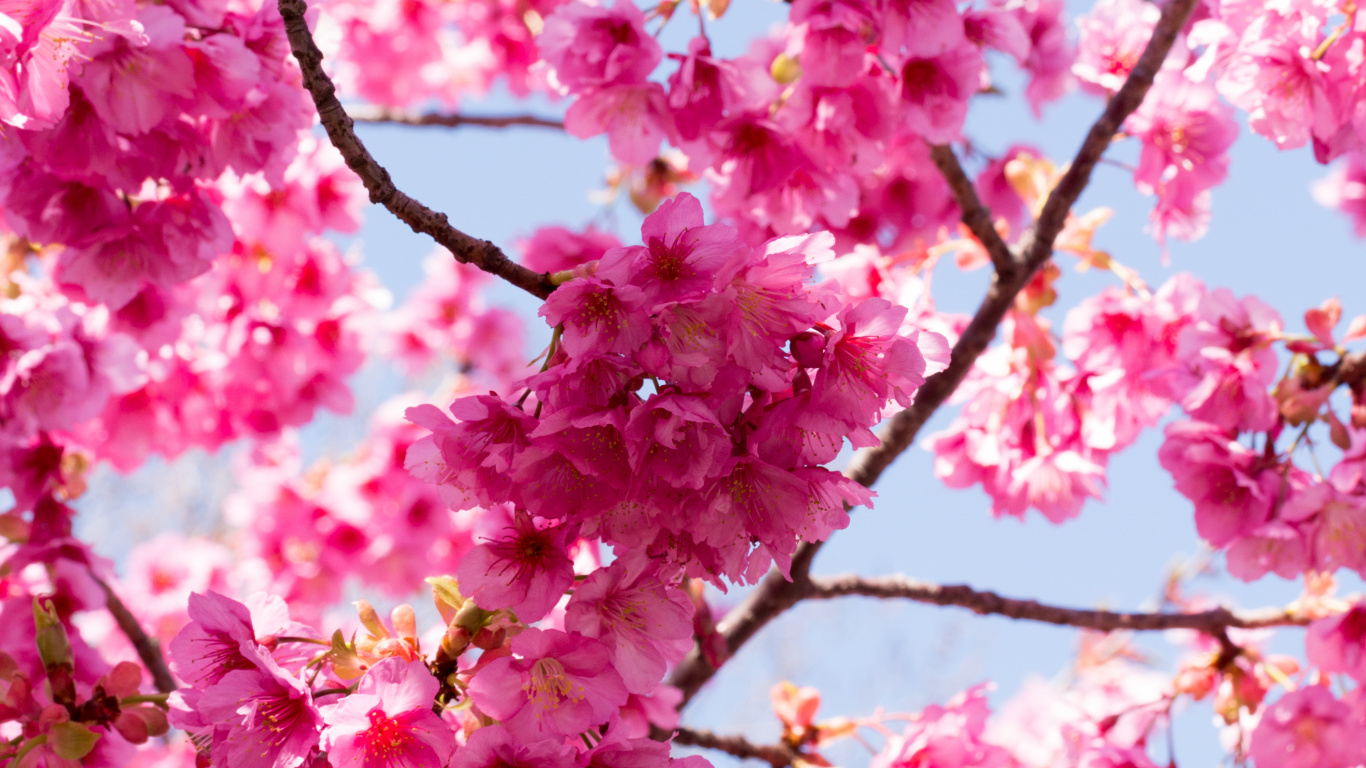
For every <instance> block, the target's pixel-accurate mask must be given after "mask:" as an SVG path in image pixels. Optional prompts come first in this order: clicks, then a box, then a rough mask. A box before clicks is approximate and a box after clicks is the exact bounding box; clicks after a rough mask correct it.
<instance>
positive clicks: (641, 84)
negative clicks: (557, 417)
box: [538, 0, 1073, 245]
mask: <svg viewBox="0 0 1366 768" xmlns="http://www.w3.org/2000/svg"><path fill="white" fill-rule="evenodd" d="M1061 10H1062V4H1061V3H1057V2H1027V3H996V2H991V3H986V4H984V5H983V7H973V8H967V9H964V10H962V11H960V10H959V9H958V8H957V7H956V6H955V5H954V4H953V3H952V2H947V0H933V1H932V2H910V3H902V2H876V3H873V2H867V3H865V2H844V1H842V0H838V1H835V2H828V1H825V0H822V1H820V2H800V3H795V4H794V5H793V7H792V13H791V19H790V23H789V24H788V25H787V26H786V27H785V28H783V29H781V30H779V31H778V32H776V33H775V35H774V36H773V37H771V38H769V39H766V40H759V41H757V42H756V43H755V44H754V46H753V48H752V49H751V50H750V51H749V52H748V53H746V54H745V55H742V56H739V57H735V58H731V59H726V58H721V57H718V56H715V55H714V54H713V53H712V48H711V42H710V41H709V39H708V38H707V37H706V36H705V35H701V36H698V37H696V38H694V39H693V40H692V41H690V42H689V44H688V50H687V51H686V53H684V52H679V53H669V54H668V58H669V59H674V60H676V61H677V69H675V70H674V71H673V72H672V73H671V74H670V75H669V76H668V78H667V80H668V82H667V89H666V88H665V87H663V86H662V85H661V84H660V83H659V82H655V81H653V80H650V79H648V78H649V76H650V75H651V73H652V72H653V71H654V70H655V69H656V67H657V66H658V65H659V64H660V63H661V62H662V61H663V60H664V58H665V57H664V54H663V51H662V50H661V48H660V46H659V44H658V43H657V42H656V41H655V39H654V37H652V36H651V35H650V34H648V33H647V32H646V30H645V22H646V20H647V18H646V16H645V15H643V14H642V13H641V12H640V11H639V10H637V9H636V8H635V6H634V5H632V4H631V3H628V2H618V3H615V4H613V5H611V6H610V7H609V6H608V4H607V3H602V4H597V3H588V2H579V1H576V2H570V3H566V4H563V5H560V6H559V7H558V8H557V9H555V11H554V12H553V13H551V14H550V15H549V16H548V17H547V18H546V19H545V33H544V34H543V35H542V36H541V37H540V38H539V39H538V44H539V45H540V47H541V51H542V56H543V57H544V60H545V62H546V63H547V65H548V66H549V73H550V78H551V82H552V84H553V85H555V86H556V87H558V89H559V90H560V91H561V92H563V93H566V94H569V95H572V96H574V97H575V101H574V103H573V104H572V105H571V106H570V108H569V110H568V112H567V113H566V115H565V127H566V130H568V131H569V132H570V133H571V134H573V135H575V136H580V137H588V136H595V135H600V134H603V133H605V134H607V136H608V141H609V144H610V147H611V151H612V154H613V156H614V157H616V159H617V160H619V161H621V162H622V163H624V164H626V165H630V166H645V165H647V164H649V163H651V162H654V161H655V158H656V156H657V155H658V154H659V150H660V144H661V142H662V141H664V140H668V141H669V142H670V143H672V144H674V145H675V146H677V147H678V148H680V149H681V150H682V151H683V153H684V154H685V155H686V157H687V161H688V162H687V165H688V167H689V168H690V169H692V171H694V172H699V171H702V170H705V172H706V175H707V177H708V180H709V181H710V182H711V183H712V188H713V193H712V203H713V206H714V207H715V209H716V211H717V212H718V214H720V215H722V216H724V217H728V218H730V219H733V220H735V221H736V222H737V223H739V224H741V225H742V233H743V234H744V236H745V239H746V240H747V241H748V242H750V244H751V245H757V244H758V243H761V242H763V241H764V240H766V239H767V238H770V237H772V236H775V235H793V234H800V233H805V232H808V231H810V230H812V229H813V228H815V229H829V230H832V231H834V232H836V234H837V236H838V237H839V238H840V239H841V240H842V241H846V242H848V243H849V244H853V243H872V242H881V243H883V244H889V243H900V244H909V243H910V242H912V241H913V240H914V238H915V237H921V236H925V235H932V234H933V232H934V231H935V228H937V227H938V226H940V225H942V224H946V223H948V222H950V221H952V219H953V218H955V216H956V206H955V204H954V203H953V201H952V198H951V196H950V195H949V193H948V190H947V188H946V187H945V185H944V183H943V180H942V179H941V178H940V177H939V176H938V174H937V172H936V171H935V169H934V166H933V165H932V164H931V163H930V161H929V156H928V153H927V151H926V149H925V147H924V142H925V141H929V142H933V143H945V142H949V141H953V140H956V139H958V138H959V135H960V130H961V129H962V126H963V121H964V119H965V116H966V113H967V107H968V102H969V100H970V99H971V98H972V96H973V95H974V94H976V93H977V92H978V91H979V89H980V88H982V87H985V86H986V85H988V81H989V79H990V78H989V74H988V72H987V69H986V67H985V65H984V60H983V56H984V53H985V52H986V51H988V50H996V51H1000V52H1003V53H1006V54H1008V55H1009V56H1010V57H1011V58H1012V59H1013V60H1014V61H1015V62H1016V63H1017V64H1018V65H1019V66H1020V67H1021V68H1023V69H1024V70H1025V71H1026V72H1027V73H1028V74H1029V76H1030V82H1029V85H1028V89H1027V93H1028V97H1029V99H1030V101H1031V103H1032V104H1033V105H1034V106H1035V108H1036V109H1037V108H1038V107H1039V106H1041V105H1042V104H1043V103H1045V102H1047V101H1050V100H1053V99H1055V98H1057V97H1059V96H1061V95H1062V94H1063V93H1064V92H1066V90H1067V88H1068V87H1069V86H1070V84H1071V82H1072V76H1071V74H1070V73H1069V71H1068V68H1069V66H1070V65H1071V61H1072V55H1073V54H1072V51H1071V49H1070V48H1069V46H1068V44H1067V42H1066V33H1065V30H1064V29H1063V26H1062V18H1061ZM661 15H664V16H667V13H661Z"/></svg>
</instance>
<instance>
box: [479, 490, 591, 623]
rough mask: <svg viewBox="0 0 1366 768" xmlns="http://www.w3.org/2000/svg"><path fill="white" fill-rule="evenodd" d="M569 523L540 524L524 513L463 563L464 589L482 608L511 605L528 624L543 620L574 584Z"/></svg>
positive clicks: (518, 514) (489, 608)
mask: <svg viewBox="0 0 1366 768" xmlns="http://www.w3.org/2000/svg"><path fill="white" fill-rule="evenodd" d="M567 533H568V530H567V529H566V528H565V527H564V526H557V527H546V526H543V525H538V524H537V523H536V522H535V521H534V520H532V518H531V515H528V514H527V513H526V512H524V511H518V512H517V514H516V517H514V518H513V522H512V526H511V527H509V528H507V529H505V530H504V532H503V537H502V538H500V539H497V540H493V541H488V542H486V543H484V544H480V545H479V546H477V547H475V548H474V549H473V550H472V551H471V552H470V553H469V554H468V555H466V556H465V558H464V559H463V560H461V561H460V570H459V571H458V575H459V579H460V586H461V589H463V590H464V591H465V593H466V594H468V595H469V596H470V598H472V599H473V600H474V602H475V603H476V604H477V605H478V606H479V607H481V608H484V609H486V610H496V609H499V608H507V609H509V610H511V611H513V612H514V613H516V614H517V618H519V619H521V620H522V621H524V622H532V621H536V620H537V619H540V618H541V617H543V616H545V615H546V614H547V613H549V612H550V609H551V608H554V607H555V603H557V602H559V600H560V598H561V597H562V596H563V595H564V591H565V590H566V589H568V588H569V585H571V584H573V583H574V564H573V561H571V560H570V559H569V552H568V548H567V542H566V536H567Z"/></svg>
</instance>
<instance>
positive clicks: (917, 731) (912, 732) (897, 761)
mask: <svg viewBox="0 0 1366 768" xmlns="http://www.w3.org/2000/svg"><path fill="white" fill-rule="evenodd" d="M986 688H987V686H985V685H979V686H976V687H974V688H970V689H968V690H967V691H964V692H963V693H960V694H958V695H957V696H955V697H954V698H953V699H952V700H950V701H949V703H948V704H947V705H945V706H942V707H941V706H939V705H937V704H932V705H930V706H928V707H926V708H925V709H924V710H923V711H921V712H920V713H918V715H917V716H916V717H915V718H914V719H913V720H911V722H909V723H908V724H907V725H906V728H905V730H904V731H903V732H902V733H901V734H900V735H894V736H891V737H890V738H889V739H888V740H887V746H886V747H884V748H883V750H882V752H880V753H878V754H877V755H876V756H874V757H873V760H872V763H871V764H870V765H871V766H872V768H917V767H918V766H950V765H953V766H974V767H975V768H1004V767H1005V766H1009V765H1012V764H1013V762H1014V761H1013V759H1012V757H1011V755H1010V753H1009V752H1007V751H1006V750H1004V749H1002V748H1001V747H998V746H996V745H994V744H988V743H987V742H985V741H983V740H982V735H983V732H984V731H985V729H986V724H987V716H988V715H989V714H990V711H989V710H988V708H987V701H986V694H985V690H986Z"/></svg>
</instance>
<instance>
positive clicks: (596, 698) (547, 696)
mask: <svg viewBox="0 0 1366 768" xmlns="http://www.w3.org/2000/svg"><path fill="white" fill-rule="evenodd" d="M512 652H513V654H514V656H507V657H503V658H501V659H496V660H494V661H493V663H491V664H489V665H488V666H487V667H485V668H484V669H482V670H480V671H479V672H478V673H476V674H475V676H474V678H473V679H472V680H470V686H469V693H470V696H471V697H472V698H473V699H474V704H475V706H477V707H479V709H480V711H482V712H484V713H485V714H487V715H489V716H490V717H494V718H497V719H498V720H501V721H502V722H503V725H505V726H506V727H507V729H508V731H509V732H510V733H511V734H512V735H513V736H515V737H517V738H519V739H526V740H533V741H534V740H539V739H545V738H550V737H553V736H572V735H575V734H578V733H582V732H583V731H585V730H587V729H588V728H589V727H591V726H594V725H600V724H602V723H605V722H607V720H608V719H609V718H610V717H611V716H612V715H613V714H615V712H616V711H617V709H618V708H619V707H621V705H623V704H625V703H626V699H627V695H628V694H627V691H626V686H625V685H623V684H622V680H621V675H620V674H618V673H617V671H616V670H615V669H613V667H612V662H611V654H610V652H609V651H608V650H607V646H605V645H603V644H602V643H600V642H598V641H597V640H594V639H592V638H589V637H584V636H583V635H578V634H566V633H564V632H560V631H558V630H554V629H547V630H540V629H528V630H526V631H524V632H523V633H522V634H520V635H518V636H517V637H516V638H515V639H513V641H512Z"/></svg>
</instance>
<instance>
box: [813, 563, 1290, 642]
mask: <svg viewBox="0 0 1366 768" xmlns="http://www.w3.org/2000/svg"><path fill="white" fill-rule="evenodd" d="M810 582H811V587H810V589H809V590H808V592H807V598H808V599H811V600H828V599H831V598H836V597H844V596H846V595H862V596H864V597H879V598H902V599H905V600H914V601H915V602H918V603H929V604H931V605H945V606H957V607H959V608H967V609H968V610H970V611H972V612H973V613H978V614H982V615H984V616H985V615H994V616H1005V617H1007V618H1011V619H1020V620H1023V621H1038V622H1043V623H1045V624H1057V625H1060V626H1066V627H1080V628H1082V629H1094V630H1097V631H1100V632H1114V631H1116V630H1133V631H1137V632H1154V631H1160V630H1165V629H1194V630H1197V631H1199V632H1203V633H1205V634H1207V635H1209V636H1211V637H1215V638H1217V637H1219V636H1220V633H1223V632H1225V631H1226V630H1227V629H1229V628H1230V627H1236V628H1239V629H1257V628H1262V627H1285V626H1303V625H1305V624H1308V623H1309V622H1310V621H1311V618H1312V617H1308V616H1303V615H1300V614H1297V613H1295V612H1293V611H1291V610H1288V609H1286V608H1261V609H1258V610H1254V611H1236V612H1235V611H1230V610H1229V609H1227V608H1215V609H1213V610H1209V611H1199V612H1196V613H1157V612H1139V613H1123V612H1117V611H1090V610H1083V609H1079V608H1062V607H1059V606H1056V605H1047V604H1045V603H1040V602H1038V601H1037V600H1017V599H1015V598H1010V597H1002V596H1001V595H998V594H996V593H995V592H987V591H983V590H976V589H973V588H972V587H969V586H967V585H964V584H934V583H931V582H928V581H919V580H917V579H911V578H907V577H905V576H882V577H878V578H860V577H859V576H855V575H845V576H831V577H811V579H810Z"/></svg>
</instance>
